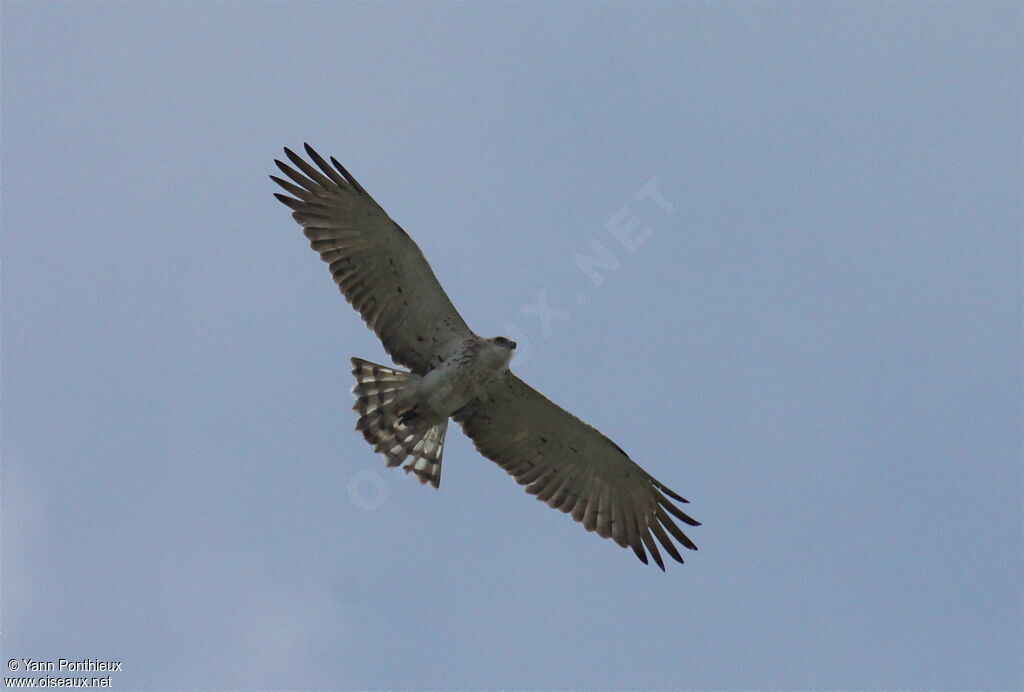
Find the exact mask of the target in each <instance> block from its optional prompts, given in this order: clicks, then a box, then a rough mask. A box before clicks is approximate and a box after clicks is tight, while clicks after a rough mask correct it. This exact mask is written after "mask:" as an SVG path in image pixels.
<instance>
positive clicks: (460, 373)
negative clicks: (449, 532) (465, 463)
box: [271, 144, 700, 570]
mask: <svg viewBox="0 0 1024 692" xmlns="http://www.w3.org/2000/svg"><path fill="white" fill-rule="evenodd" d="M284 151H285V154H286V155H287V157H288V159H289V160H290V161H291V163H292V166H289V165H288V164H285V163H283V162H281V161H275V163H276V164H277V167H278V168H280V169H281V171H282V172H283V173H284V174H285V175H286V176H287V177H288V178H290V181H289V180H285V179H283V178H278V177H276V176H271V178H272V179H273V180H274V182H276V183H277V184H278V185H280V186H281V187H282V188H284V190H285V191H286V192H287V193H288V194H287V195H282V194H279V193H278V194H275V197H277V198H278V199H279V200H280V201H281V202H283V203H284V204H285V205H287V206H288V207H289V208H291V209H292V212H293V213H292V216H293V217H294V218H295V220H296V221H297V222H298V223H299V225H300V226H302V228H303V231H304V232H305V235H306V237H307V238H308V239H309V240H310V241H311V245H312V247H313V249H314V250H316V251H317V252H319V253H320V258H321V259H322V260H323V261H324V262H327V263H329V265H330V270H331V276H333V277H334V281H335V283H337V284H338V287H339V288H340V289H341V292H342V294H344V296H345V298H346V299H347V300H348V302H349V303H351V304H352V307H354V308H355V309H356V310H357V311H358V312H359V314H360V315H362V317H363V320H365V321H366V323H367V325H369V327H370V328H371V329H372V330H373V331H374V333H375V334H376V335H377V336H378V337H379V338H380V340H381V342H383V344H384V349H385V350H386V351H387V352H388V354H389V355H390V356H391V358H392V359H393V360H394V361H395V362H396V363H398V364H399V365H402V366H405V367H407V368H408V369H409V371H405V370H397V369H395V368H390V367H387V366H384V365H377V364H374V363H370V362H368V361H365V360H362V359H361V358H352V374H353V375H355V379H356V384H355V387H354V388H353V390H352V393H353V394H354V395H355V397H356V403H355V406H354V408H355V410H356V412H357V413H358V414H359V421H358V423H357V424H356V429H357V430H359V431H360V432H361V433H362V434H363V437H365V438H366V441H367V442H369V443H370V444H371V445H373V448H374V450H375V451H377V452H379V453H380V454H383V455H384V457H385V458H386V459H387V465H388V466H399V465H401V464H402V463H403V462H405V466H404V468H405V470H406V471H407V472H409V471H411V472H413V473H415V474H416V475H417V476H418V477H419V480H420V482H422V483H429V484H430V485H432V486H434V487H435V488H436V487H438V485H439V484H440V481H441V454H442V451H443V449H444V438H445V432H446V431H447V429H448V419H449V418H452V419H453V420H455V421H456V422H458V423H459V424H460V425H461V426H462V430H463V432H465V434H466V435H468V436H469V437H470V439H472V440H473V442H474V444H475V445H476V448H477V450H479V451H480V453H481V454H483V455H484V456H485V457H487V458H488V459H491V460H492V461H494V462H496V463H497V464H498V465H499V466H501V467H502V468H503V469H505V470H506V471H507V472H508V473H509V474H511V475H512V476H513V477H514V478H515V479H516V481H517V482H518V483H519V484H520V485H525V486H526V492H528V493H531V494H534V495H536V496H537V498H538V499H539V500H542V501H544V502H546V503H547V504H548V505H550V506H551V507H555V508H557V509H560V510H562V511H563V512H566V513H571V514H572V517H573V519H575V520H576V521H578V522H582V524H583V526H584V527H585V528H586V529H587V530H588V531H596V532H597V533H598V535H600V536H602V537H604V538H611V539H612V540H614V541H615V542H616V543H618V544H619V545H620V546H622V547H627V546H628V547H630V548H632V549H633V552H635V553H636V556H637V557H638V558H639V559H640V560H641V561H642V562H644V563H645V564H646V563H647V553H648V552H649V553H650V554H651V557H653V558H654V561H655V562H656V563H657V565H658V566H659V567H660V568H661V569H662V570H664V569H665V563H664V561H663V560H662V557H661V552H660V551H659V549H658V545H659V544H660V545H661V547H662V548H664V549H665V552H667V553H668V554H669V555H670V556H671V557H672V558H673V559H675V560H676V561H678V562H682V561H683V558H682V556H680V554H679V550H678V549H677V548H676V546H675V544H674V543H673V540H672V539H675V542H677V543H678V544H679V545H681V546H683V547H685V548H689V549H690V550H696V549H697V546H695V545H694V544H693V541H691V540H690V539H689V538H688V537H687V536H686V534H685V533H683V531H682V530H681V529H680V528H679V527H678V526H677V525H676V522H675V520H678V521H681V522H683V523H684V524H689V525H690V526H699V525H700V524H699V522H697V521H695V520H694V519H691V518H690V517H689V516H688V515H687V514H686V513H685V512H683V511H682V510H681V509H679V507H677V506H676V504H675V503H674V502H673V500H675V501H676V502H686V500H685V499H683V498H682V497H680V496H679V495H677V494H676V493H674V492H672V491H671V490H669V489H668V488H667V487H665V486H664V485H662V484H661V483H660V482H659V481H657V480H655V479H654V478H653V477H652V476H651V475H650V474H648V473H647V472H646V471H644V470H643V469H642V468H640V466H638V465H637V464H636V463H635V462H634V461H633V460H632V459H630V458H629V455H627V454H626V453H625V452H624V451H622V449H621V448H620V447H619V446H618V445H617V444H615V443H614V442H612V441H611V440H610V439H608V438H607V437H605V436H604V435H602V434H601V433H600V432H599V431H597V430H596V429H595V428H592V427H591V426H589V425H587V424H586V423H584V422H583V421H581V420H580V419H579V418H576V417H575V416H573V415H572V414H571V413H569V412H568V411H566V410H564V409H562V408H561V407H559V406H558V405H556V404H554V403H552V402H551V401H549V400H548V399H547V398H545V397H544V396H543V395H542V394H540V393H539V392H537V391H536V390H535V389H533V388H532V387H530V386H529V385H528V384H526V383H525V382H523V381H522V380H520V379H519V378H518V377H516V376H515V375H514V374H513V373H512V372H511V371H510V370H509V362H510V361H511V360H512V356H513V354H514V353H515V348H516V344H515V342H514V341H512V340H511V339H507V338H505V337H503V336H496V337H494V338H490V339H487V338H483V337H480V336H477V335H476V334H475V333H474V332H473V331H472V330H471V329H470V328H469V327H468V326H466V323H465V322H464V321H463V319H462V316H461V315H460V314H459V313H458V311H457V310H456V309H455V307H454V306H453V305H452V302H451V300H449V298H448V296H447V295H446V294H445V292H444V289H442V288H441V284H440V283H438V280H437V277H435V276H434V272H433V271H431V269H430V265H429V264H427V260H426V259H425V258H424V257H423V253H422V252H420V249H419V247H417V245H416V243H415V242H413V240H412V238H410V237H409V236H408V234H406V232H405V231H404V230H402V228H401V227H400V226H399V225H398V224H397V223H395V222H394V221H392V220H391V218H390V217H388V215H387V214H386V213H385V212H384V210H383V209H382V208H381V207H380V206H379V205H378V204H377V203H376V202H375V201H374V200H373V198H372V197H370V195H369V194H368V193H367V192H366V190H364V189H363V186H362V185H360V184H359V183H358V182H356V179H355V178H353V177H352V175H351V174H350V173H349V172H348V171H347V170H345V168H344V167H343V166H342V165H341V164H340V163H338V162H337V160H335V159H334V157H331V160H330V164H328V163H327V161H325V160H324V159H323V157H321V156H320V155H319V154H317V153H316V152H315V151H314V150H313V149H312V148H311V147H310V146H309V145H308V144H307V145H306V154H307V155H308V156H309V159H310V160H311V161H312V164H311V163H309V162H307V161H306V160H304V159H303V158H302V157H300V156H298V155H296V154H295V153H294V152H292V151H290V150H288V149H285V150H284ZM293 166H294V167H293ZM655 539H656V540H655ZM645 549H646V550H645Z"/></svg>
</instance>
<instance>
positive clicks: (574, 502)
mask: <svg viewBox="0 0 1024 692" xmlns="http://www.w3.org/2000/svg"><path fill="white" fill-rule="evenodd" d="M452 417H453V418H454V419H455V420H457V421H458V422H459V423H460V424H461V425H462V429H463V431H464V432H465V433H466V435H468V436H469V437H470V438H471V439H472V440H473V442H474V444H475V445H476V448H477V449H478V450H479V451H480V453H481V454H483V455H484V456H486V457H487V458H488V459H491V460H492V461H495V462H497V464H498V465H499V466H501V467H502V468H504V469H505V470H506V471H508V472H509V473H510V474H511V475H512V476H513V477H515V479H516V481H517V482H518V483H519V484H520V485H525V486H527V488H526V492H528V493H531V494H534V495H536V496H537V499H539V500H542V501H544V502H547V503H548V505H550V506H551V507H555V508H557V509H560V510H562V511H563V512H571V513H572V517H573V519H575V520H576V521H579V522H582V523H583V526H584V527H585V528H586V529H587V530H588V531H596V532H597V533H598V534H599V535H600V536H602V537H604V538H611V539H613V540H614V541H615V542H616V543H618V544H619V545H621V546H623V547H626V546H629V547H631V548H632V549H633V552H635V553H636V556H637V557H638V558H640V560H641V561H642V562H644V563H645V564H646V563H647V555H646V553H645V552H644V548H645V547H646V548H647V550H648V551H649V552H650V553H651V556H652V557H653V558H654V561H655V562H656V563H657V564H658V566H659V567H661V569H663V570H664V569H665V564H664V562H663V561H662V559H661V553H660V552H659V551H658V544H657V543H656V542H655V541H654V538H657V539H658V542H659V543H661V545H662V546H663V547H664V548H665V550H666V551H667V552H668V554H669V555H671V556H672V557H673V558H674V559H675V560H677V561H678V562H682V561H683V558H682V557H681V556H680V555H679V551H678V550H677V549H676V547H675V545H673V543H672V540H671V539H670V538H669V534H671V536H672V537H673V538H675V540H676V541H677V542H678V543H679V544H680V545H682V546H684V547H686V548H689V549H690V550H696V549H697V546H696V545H694V544H693V541H691V540H690V539H689V538H688V537H687V536H686V534H684V533H683V532H682V530H680V528H679V527H678V526H676V524H675V522H674V521H673V519H672V517H673V516H674V517H675V518H676V519H678V520H680V521H682V522H683V523H686V524H689V525H690V526H699V525H700V522H698V521H695V520H694V519H691V518H690V517H689V516H687V515H686V514H685V513H684V512H683V511H682V510H681V509H679V508H678V507H676V505H675V504H674V503H673V502H672V500H676V501H678V502H686V500H685V499H683V498H682V497H680V496H679V495H677V494H675V493H674V492H672V491H671V490H669V489H668V488H666V487H665V486H664V485H662V484H661V483H660V482H658V481H657V480H655V479H654V478H653V477H652V476H651V475H650V474H648V473H647V472H646V471H644V470H643V469H642V468H640V466H638V465H637V464H636V463H635V462H634V461H633V460H632V459H630V458H629V456H627V455H626V453H625V452H623V451H622V449H621V448H620V447H619V446H618V445H616V444H615V443H614V442H612V441H611V440H609V439H608V438H607V437H605V436H604V435H602V434H601V433H600V432H599V431H598V430H596V429H595V428H593V427H591V426H589V425H587V424H586V423H584V422H583V421H581V420H580V419H579V418H576V417H575V416H573V415H572V414H571V413H569V412H568V411H566V410H565V409H563V408H561V407H560V406H558V405H557V404H554V403H552V402H551V401H550V400H548V399H547V398H546V397H544V396H543V395H542V394H540V392H538V391H537V390H535V389H533V388H532V387H530V386H529V385H528V384H526V383H525V382H523V381H522V380H520V379H519V378H518V377H516V376H515V375H513V374H512V373H511V372H508V373H506V374H505V376H503V377H502V378H500V379H499V380H497V381H495V382H493V383H491V384H489V385H487V386H486V387H485V388H484V391H483V392H481V394H480V395H479V396H478V397H477V398H476V399H474V400H473V401H471V402H470V403H469V404H467V405H466V406H465V407H463V408H462V409H460V410H458V411H456V412H455V414H454V415H453V416H452ZM652 534H653V537H652Z"/></svg>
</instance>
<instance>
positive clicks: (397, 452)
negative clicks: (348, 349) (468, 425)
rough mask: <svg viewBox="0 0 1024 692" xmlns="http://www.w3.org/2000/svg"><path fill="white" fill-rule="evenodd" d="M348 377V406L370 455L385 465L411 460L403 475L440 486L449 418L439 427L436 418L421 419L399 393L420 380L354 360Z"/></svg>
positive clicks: (395, 464)
mask: <svg viewBox="0 0 1024 692" xmlns="http://www.w3.org/2000/svg"><path fill="white" fill-rule="evenodd" d="M352 374H353V375H354V376H355V378H356V385H355V387H353V388H352V393H353V394H354V395H355V397H356V403H355V405H354V406H353V407H352V408H354V409H355V410H356V412H357V413H358V414H359V422H357V423H356V430H358V431H360V432H361V433H363V437H364V438H366V441H367V442H369V443H370V444H371V445H373V449H374V451H376V452H379V453H381V454H383V455H384V456H385V457H386V458H387V464H388V466H398V465H399V464H401V463H402V462H403V461H405V460H406V458H407V457H412V458H411V459H410V461H409V462H408V463H407V464H406V465H405V466H404V467H403V468H404V469H405V471H406V473H408V472H410V471H412V472H413V473H415V474H416V476H417V477H419V479H420V483H430V484H431V485H432V486H434V487H435V488H436V487H438V486H439V485H440V483H441V455H442V454H443V452H444V436H445V433H446V432H447V430H448V419H447V418H446V419H444V420H443V421H441V422H440V423H439V422H437V420H436V418H435V419H430V418H427V417H424V416H421V415H420V414H419V413H418V412H417V411H416V408H415V406H414V407H412V408H408V402H407V401H405V400H403V397H402V396H401V395H402V393H403V392H405V390H406V388H407V387H409V386H410V385H413V384H415V383H416V381H417V380H419V376H418V375H414V374H412V373H410V372H405V371H403V370H395V369H393V368H387V367H384V366H383V365H377V364H376V363H371V362H369V361H366V360H363V359H362V358H353V359H352Z"/></svg>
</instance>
